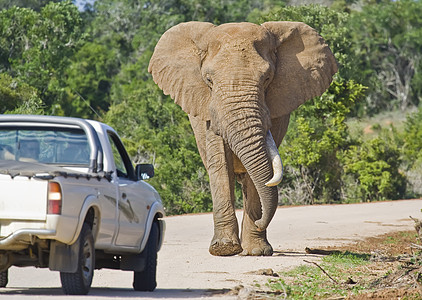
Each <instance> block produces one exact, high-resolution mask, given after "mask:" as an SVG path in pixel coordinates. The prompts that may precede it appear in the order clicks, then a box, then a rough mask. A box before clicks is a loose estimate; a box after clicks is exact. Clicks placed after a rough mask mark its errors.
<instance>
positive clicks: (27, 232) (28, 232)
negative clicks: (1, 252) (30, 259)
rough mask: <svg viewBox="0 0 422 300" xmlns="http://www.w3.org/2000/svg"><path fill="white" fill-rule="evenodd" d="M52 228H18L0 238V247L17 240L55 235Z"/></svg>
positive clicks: (29, 239)
mask: <svg viewBox="0 0 422 300" xmlns="http://www.w3.org/2000/svg"><path fill="white" fill-rule="evenodd" d="M55 235H56V230H54V229H19V230H17V231H15V232H14V233H12V234H11V235H9V236H7V237H5V238H3V239H1V240H0V247H2V246H9V245H12V244H15V243H16V242H17V241H18V240H23V241H31V239H32V237H38V238H40V239H43V238H47V237H50V236H55Z"/></svg>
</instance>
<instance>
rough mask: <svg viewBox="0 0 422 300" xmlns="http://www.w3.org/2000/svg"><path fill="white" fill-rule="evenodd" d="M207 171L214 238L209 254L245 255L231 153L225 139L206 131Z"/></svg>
mask: <svg viewBox="0 0 422 300" xmlns="http://www.w3.org/2000/svg"><path fill="white" fill-rule="evenodd" d="M206 139H207V167H208V174H209V177H210V187H211V194H212V199H213V212H214V237H213V239H212V241H211V245H210V248H209V251H210V253H211V254H212V255H219V256H228V255H235V254H238V253H240V252H242V247H241V246H240V240H239V226H238V223H237V219H236V214H235V209H234V199H235V197H234V171H233V163H232V161H231V160H232V153H231V151H230V149H229V148H228V147H227V145H225V144H224V143H223V139H222V138H221V137H219V136H217V135H215V134H214V133H212V132H211V131H207V137H206Z"/></svg>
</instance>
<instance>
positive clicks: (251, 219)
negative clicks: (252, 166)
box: [238, 174, 273, 256]
mask: <svg viewBox="0 0 422 300" xmlns="http://www.w3.org/2000/svg"><path fill="white" fill-rule="evenodd" d="M238 178H239V182H240V183H241V184H242V193H243V205H244V213H243V220H242V234H241V242H242V248H243V252H242V253H241V254H240V255H255V256H260V255H264V256H271V255H272V254H273V248H272V247H271V245H270V243H268V240H267V230H264V231H259V230H258V227H257V226H256V225H255V221H256V220H258V219H260V218H261V215H262V210H261V202H260V201H259V196H258V192H257V190H256V188H255V185H254V184H253V182H252V180H251V178H250V177H249V175H248V174H241V175H239V176H238Z"/></svg>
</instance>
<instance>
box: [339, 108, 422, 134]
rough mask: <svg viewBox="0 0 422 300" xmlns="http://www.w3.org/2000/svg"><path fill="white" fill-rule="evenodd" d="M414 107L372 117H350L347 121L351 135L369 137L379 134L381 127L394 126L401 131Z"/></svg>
mask: <svg viewBox="0 0 422 300" xmlns="http://www.w3.org/2000/svg"><path fill="white" fill-rule="evenodd" d="M415 111H416V110H415V109H414V108H412V109H408V110H406V111H401V110H396V111H391V112H383V113H380V114H378V115H375V116H372V117H365V118H351V119H349V120H348V121H347V125H348V126H349V129H350V133H351V135H352V136H355V137H356V136H363V138H364V139H365V140H366V139H371V138H374V137H376V136H378V135H379V133H380V131H381V130H382V129H388V130H390V128H391V127H394V128H395V129H396V130H397V131H398V132H402V131H403V128H404V123H405V121H406V117H407V115H408V114H411V113H414V112H415Z"/></svg>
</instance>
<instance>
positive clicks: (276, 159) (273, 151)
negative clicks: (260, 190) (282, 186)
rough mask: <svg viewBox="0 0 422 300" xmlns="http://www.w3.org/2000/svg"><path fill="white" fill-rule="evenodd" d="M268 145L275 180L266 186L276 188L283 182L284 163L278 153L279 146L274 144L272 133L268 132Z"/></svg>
mask: <svg viewBox="0 0 422 300" xmlns="http://www.w3.org/2000/svg"><path fill="white" fill-rule="evenodd" d="M265 141H266V143H267V149H268V153H269V155H270V159H271V162H272V165H273V178H271V179H270V181H268V182H267V183H266V184H265V185H266V186H276V185H277V184H279V183H280V182H281V179H282V178H283V163H282V161H281V157H280V154H279V153H278V149H277V146H276V144H275V142H274V139H273V136H272V134H271V132H270V131H269V130H268V133H267V137H266V139H265Z"/></svg>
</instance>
